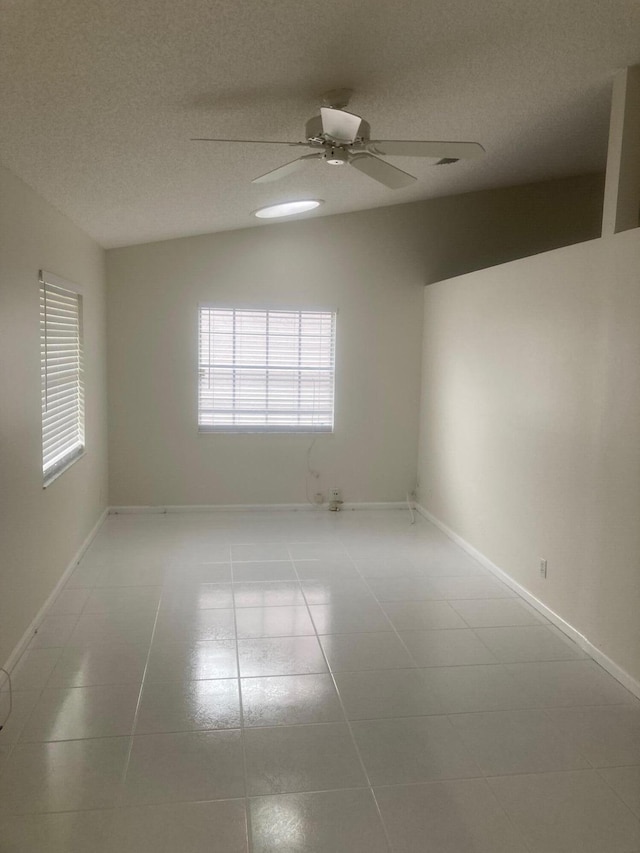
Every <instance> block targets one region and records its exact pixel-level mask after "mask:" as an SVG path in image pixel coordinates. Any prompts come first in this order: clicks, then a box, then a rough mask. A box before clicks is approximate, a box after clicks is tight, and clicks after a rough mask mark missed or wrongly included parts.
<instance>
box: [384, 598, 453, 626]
mask: <svg viewBox="0 0 640 853" xmlns="http://www.w3.org/2000/svg"><path fill="white" fill-rule="evenodd" d="M383 607H384V610H385V613H386V614H387V616H388V617H389V618H390V619H391V622H392V623H393V625H394V627H395V628H396V630H397V631H423V630H435V629H447V628H466V627H467V626H466V625H465V623H464V621H463V620H462V619H461V618H460V616H459V615H458V614H457V613H456V611H455V610H454V609H453V608H452V607H451V605H450V604H448V603H447V602H446V601H387V602H385V603H384V605H383Z"/></svg>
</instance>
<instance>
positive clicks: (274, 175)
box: [251, 154, 322, 184]
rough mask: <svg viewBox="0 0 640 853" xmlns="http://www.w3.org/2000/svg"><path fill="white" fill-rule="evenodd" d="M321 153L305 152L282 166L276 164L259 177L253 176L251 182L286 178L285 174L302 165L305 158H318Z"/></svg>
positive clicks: (256, 182)
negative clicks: (275, 167) (275, 166)
mask: <svg viewBox="0 0 640 853" xmlns="http://www.w3.org/2000/svg"><path fill="white" fill-rule="evenodd" d="M321 158H322V154H305V156H304V157H298V159H297V160H292V161H291V162H290V163H285V164H284V166H278V168H277V169H272V171H271V172H267V173H266V174H264V175H260V177H259V178H254V179H253V180H252V181H251V183H252V184H267V183H269V181H279V180H280V178H286V177H287V175H292V174H293V173H294V172H297V171H298V169H301V168H302V167H303V166H304V161H305V160H320V159H321Z"/></svg>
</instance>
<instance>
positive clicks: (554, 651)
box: [475, 625, 587, 663]
mask: <svg viewBox="0 0 640 853" xmlns="http://www.w3.org/2000/svg"><path fill="white" fill-rule="evenodd" d="M475 633H476V635H477V636H478V637H479V638H480V639H481V640H482V642H483V643H484V644H485V646H487V648H489V649H491V651H492V652H493V654H494V655H495V656H496V658H497V659H498V660H499V661H500V662H501V663H524V662H527V661H551V660H578V659H580V658H586V657H587V656H586V654H585V653H584V652H583V651H581V649H580V648H578V646H576V644H575V643H572V642H571V641H570V640H569V639H568V638H567V637H563V636H562V635H561V634H560V632H559V631H556V630H555V629H553V628H552V627H548V628H547V627H546V626H544V625H540V626H534V625H527V626H524V627H519V628H476V629H475Z"/></svg>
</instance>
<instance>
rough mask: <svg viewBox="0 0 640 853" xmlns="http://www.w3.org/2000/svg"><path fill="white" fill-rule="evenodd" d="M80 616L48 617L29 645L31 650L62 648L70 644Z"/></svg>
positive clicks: (61, 615) (62, 615)
mask: <svg viewBox="0 0 640 853" xmlns="http://www.w3.org/2000/svg"><path fill="white" fill-rule="evenodd" d="M78 618H79V617H78V616H75V615H71V614H60V615H57V616H46V617H45V618H44V619H43V620H42V622H41V623H40V625H39V626H38V629H37V632H36V633H35V634H34V635H33V638H32V640H31V642H30V643H29V649H49V648H56V647H57V648H60V647H62V646H65V645H66V644H67V643H68V642H69V638H70V637H71V634H72V633H73V629H74V628H75V626H76V622H77V620H78Z"/></svg>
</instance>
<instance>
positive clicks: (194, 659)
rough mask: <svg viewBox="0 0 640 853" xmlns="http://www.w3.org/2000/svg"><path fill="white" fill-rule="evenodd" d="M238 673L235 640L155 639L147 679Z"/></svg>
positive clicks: (202, 676)
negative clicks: (168, 640) (184, 640)
mask: <svg viewBox="0 0 640 853" xmlns="http://www.w3.org/2000/svg"><path fill="white" fill-rule="evenodd" d="M237 675H238V662H237V656H236V644H235V642H234V641H233V640H216V641H213V642H205V643H166V642H157V643H156V642H154V643H153V645H152V647H151V653H150V655H149V663H148V665H147V671H146V674H145V682H162V681H193V680H195V679H200V678H206V679H208V678H234V677H235V676H237Z"/></svg>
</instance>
